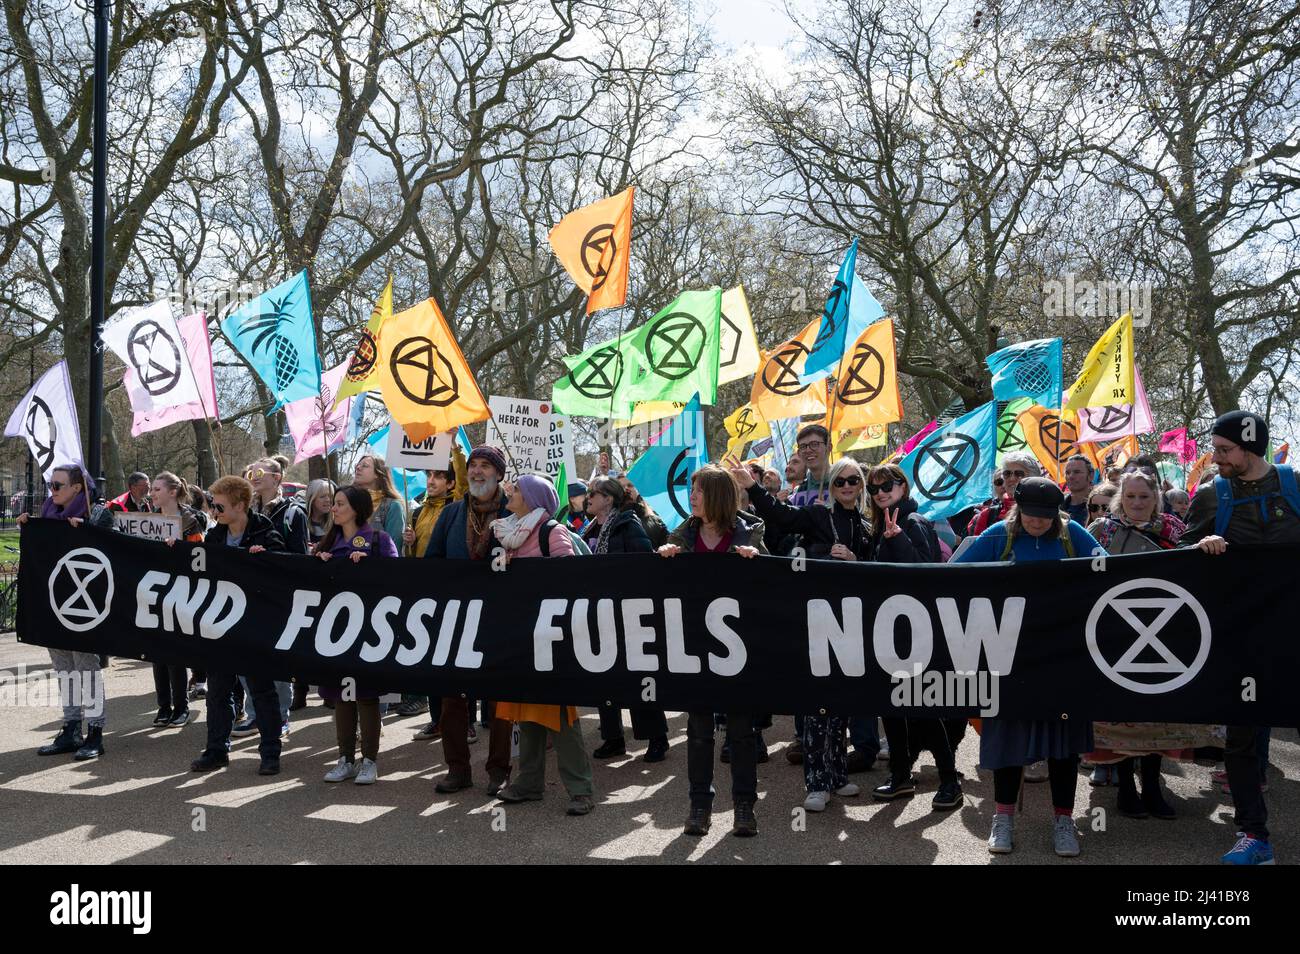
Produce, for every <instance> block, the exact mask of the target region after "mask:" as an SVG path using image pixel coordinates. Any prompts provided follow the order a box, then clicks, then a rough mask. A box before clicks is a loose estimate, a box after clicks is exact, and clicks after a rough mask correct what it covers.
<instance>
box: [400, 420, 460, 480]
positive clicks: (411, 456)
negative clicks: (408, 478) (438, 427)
mask: <svg viewBox="0 0 1300 954" xmlns="http://www.w3.org/2000/svg"><path fill="white" fill-rule="evenodd" d="M454 440H455V435H454V434H452V433H450V432H449V433H446V434H434V435H433V436H432V437H428V438H426V439H424V440H422V441H420V442H419V443H418V444H416V443H414V442H412V440H411V439H410V438H409V437H407V436H406V432H405V431H404V430H402V425H400V424H398V423H397V422H396V421H394V420H392V419H391V418H390V419H389V421H388V444H387V446H386V447H385V449H384V463H386V464H387V465H388V466H389V467H390V468H392V467H396V468H399V469H401V470H446V469H448V468H449V467H450V466H451V445H452V442H453V441H454Z"/></svg>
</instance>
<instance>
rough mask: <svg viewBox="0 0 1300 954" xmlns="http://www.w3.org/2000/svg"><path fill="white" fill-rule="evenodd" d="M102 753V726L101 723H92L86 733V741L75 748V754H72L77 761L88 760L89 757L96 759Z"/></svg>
mask: <svg viewBox="0 0 1300 954" xmlns="http://www.w3.org/2000/svg"><path fill="white" fill-rule="evenodd" d="M103 754H104V727H103V726H102V725H92V726H91V727H90V731H89V732H87V733H86V741H85V742H84V743H83V744H82V746H81V748H79V749H77V754H76V755H74V756H73V758H74V759H76V760H77V761H78V762H88V761H90V760H91V759H97V758H99V757H100V756H101V755H103Z"/></svg>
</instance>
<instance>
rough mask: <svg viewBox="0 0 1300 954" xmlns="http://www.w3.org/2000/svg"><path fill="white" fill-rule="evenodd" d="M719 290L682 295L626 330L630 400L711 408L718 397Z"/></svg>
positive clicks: (720, 295)
mask: <svg viewBox="0 0 1300 954" xmlns="http://www.w3.org/2000/svg"><path fill="white" fill-rule="evenodd" d="M721 336H722V289H721V288H711V289H709V290H708V291H684V292H682V293H681V294H680V295H678V296H677V297H676V298H674V299H673V301H672V303H671V304H670V305H668V307H666V308H664V309H663V311H661V312H659V314H657V315H655V316H654V317H653V318H651V319H650V320H649V321H647V322H646V323H645V324H644V325H642V326H641V327H640V328H636V329H634V330H633V331H632V332H631V339H630V340H629V341H628V350H631V351H633V352H634V353H635V355H636V358H635V365H636V367H635V374H634V376H633V381H632V386H631V393H630V395H629V396H630V397H631V398H632V400H634V401H689V400H690V399H691V398H693V397H694V396H695V395H696V394H699V396H700V403H702V404H710V405H711V404H713V403H714V402H715V401H716V400H717V396H718V362H719V343H720V341H721Z"/></svg>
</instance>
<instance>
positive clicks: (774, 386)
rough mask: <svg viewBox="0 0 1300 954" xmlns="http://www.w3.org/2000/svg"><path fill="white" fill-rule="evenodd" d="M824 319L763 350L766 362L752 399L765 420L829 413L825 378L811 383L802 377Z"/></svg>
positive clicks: (761, 366)
mask: <svg viewBox="0 0 1300 954" xmlns="http://www.w3.org/2000/svg"><path fill="white" fill-rule="evenodd" d="M821 323H822V319H821V316H820V315H818V316H817V317H816V318H814V319H813V320H812V321H810V322H809V323H808V324H806V325H804V327H803V330H802V331H800V332H799V333H798V334H797V335H795V336H794V337H793V338H791V339H790V340H789V341H786V342H784V343H783V344H779V345H777V346H776V347H775V348H773V349H772V350H771V351H764V352H763V354H762V358H763V360H762V363H761V364H760V365H759V368H758V373H757V374H755V375H754V385H753V387H752V388H751V389H750V394H749V403H750V404H752V405H753V406H754V410H756V411H758V413H759V414H761V415H763V418H764V419H765V420H768V421H779V420H781V419H783V418H787V417H802V416H803V415H805V414H823V413H825V409H826V382H825V380H820V381H815V382H812V383H809V384H801V383H800V381H799V375H800V374H801V373H802V372H803V366H804V362H805V361H807V360H808V354H809V353H810V352H811V351H812V348H813V343H814V342H816V340H817V332H818V329H820V327H821Z"/></svg>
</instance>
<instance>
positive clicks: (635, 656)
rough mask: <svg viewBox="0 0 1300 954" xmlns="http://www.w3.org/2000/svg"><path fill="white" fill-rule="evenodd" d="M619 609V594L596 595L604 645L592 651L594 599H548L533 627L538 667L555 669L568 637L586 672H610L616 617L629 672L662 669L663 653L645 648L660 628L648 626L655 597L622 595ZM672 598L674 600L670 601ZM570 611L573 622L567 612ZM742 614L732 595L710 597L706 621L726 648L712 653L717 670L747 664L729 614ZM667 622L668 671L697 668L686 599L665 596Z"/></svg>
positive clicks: (724, 672)
mask: <svg viewBox="0 0 1300 954" xmlns="http://www.w3.org/2000/svg"><path fill="white" fill-rule="evenodd" d="M619 602H620V603H621V604H622V605H621V606H620V607H619V612H615V608H614V600H610V599H604V600H597V601H596V632H597V636H598V639H599V641H600V648H599V650H597V651H595V652H593V650H592V643H591V628H590V620H589V615H590V609H591V601H590V600H585V599H578V600H574V601H573V604H572V609H570V603H569V600H567V599H560V598H555V599H544V600H542V602H541V605H540V607H539V608H538V611H537V622H536V624H535V625H534V627H533V668H534V669H536V670H537V671H538V672H554V671H555V652H554V651H555V646H556V644H558V643H562V642H564V641H565V639H566V637H567V638H569V639H571V641H572V644H573V656H574V659H575V660H576V661H577V663H578V665H579V666H581V667H582V668H583V670H584V671H586V672H607V671H609V669H611V668H612V667H613V665H614V660H615V659H616V658H617V656H618V638H619V634H618V630H617V621H618V619H619V618H620V617H621V618H622V621H623V654H624V658H625V659H626V660H627V663H626V665H627V668H628V670H629V671H630V672H658V671H659V668H660V666H659V658H658V657H657V656H654V655H651V654H649V653H647V652H646V651H645V647H646V645H647V644H648V643H650V642H652V641H654V639H655V636H657V635H658V631H657V630H656V629H655V628H654V627H653V626H647V625H646V624H645V622H644V621H643V620H644V618H645V617H646V616H648V615H650V614H651V613H653V612H654V608H655V601H654V600H650V599H628V600H620V601H619ZM670 604H671V605H670ZM566 615H567V616H568V628H567V631H566V628H565V626H564V621H563V617H565V616H566ZM739 615H740V604H739V603H738V602H736V600H734V599H732V598H731V597H720V598H718V599H715V600H713V601H712V602H711V603H709V606H708V609H707V610H706V611H705V614H704V626H705V628H706V629H707V630H708V631H709V635H711V636H712V637H713V638H714V639H716V640H717V641H718V642H719V643H721V644H722V646H723V647H724V648H725V649H726V650H727V653H726V655H723V656H719V655H715V654H713V653H710V654H709V671H710V672H712V673H714V674H715V675H718V676H734V675H737V674H738V673H739V672H740V671H741V670H742V669H744V668H745V660H746V659H747V658H748V656H747V654H746V652H745V644H744V642H743V641H742V640H741V638H740V636H738V635H737V634H736V632H735V630H733V629H731V627H730V626H728V625H727V623H726V620H727V618H729V617H738V616H739ZM664 628H665V632H666V635H667V637H668V638H667V640H666V644H667V647H668V671H669V672H677V673H698V672H699V671H700V660H699V659H698V658H696V657H695V656H691V655H689V654H687V652H686V650H685V648H684V645H683V642H684V641H683V638H682V612H681V600H678V599H671V600H665V601H664Z"/></svg>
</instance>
